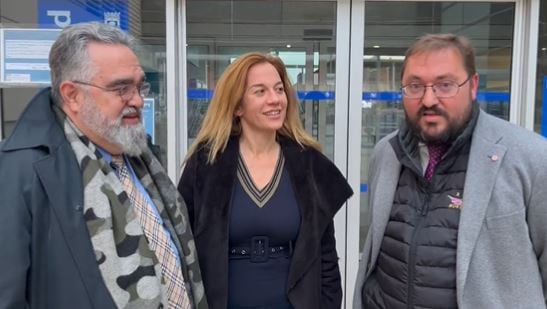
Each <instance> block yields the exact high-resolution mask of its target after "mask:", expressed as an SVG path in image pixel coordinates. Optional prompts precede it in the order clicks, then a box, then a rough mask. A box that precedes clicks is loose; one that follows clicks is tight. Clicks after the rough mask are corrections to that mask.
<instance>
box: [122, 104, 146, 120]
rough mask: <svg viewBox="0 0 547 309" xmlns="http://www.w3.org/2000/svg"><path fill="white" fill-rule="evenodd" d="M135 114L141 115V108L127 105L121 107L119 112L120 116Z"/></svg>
mask: <svg viewBox="0 0 547 309" xmlns="http://www.w3.org/2000/svg"><path fill="white" fill-rule="evenodd" d="M135 113H136V114H137V115H139V118H140V117H141V113H142V111H141V109H140V108H136V107H134V106H128V107H126V108H124V109H123V111H122V113H121V115H120V116H121V117H124V116H127V115H130V114H135Z"/></svg>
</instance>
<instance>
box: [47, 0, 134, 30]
mask: <svg viewBox="0 0 547 309" xmlns="http://www.w3.org/2000/svg"><path fill="white" fill-rule="evenodd" d="M127 2H128V0H94V1H74V0H38V24H39V25H40V27H41V28H64V27H66V26H68V25H70V24H75V23H81V22H89V21H98V22H104V23H107V24H111V25H113V26H117V27H119V28H121V29H123V30H127V29H128V26H129V22H128V21H129V17H128V9H127V6H128V3H127Z"/></svg>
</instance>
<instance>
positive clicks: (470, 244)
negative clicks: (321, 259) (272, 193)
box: [353, 111, 547, 309]
mask: <svg viewBox="0 0 547 309" xmlns="http://www.w3.org/2000/svg"><path fill="white" fill-rule="evenodd" d="M395 134H397V132H394V133H392V134H391V135H389V136H387V137H385V138H384V139H382V140H381V141H380V142H379V143H378V144H377V145H376V147H375V150H374V154H373V157H372V159H371V161H370V174H369V184H370V187H369V188H370V191H369V201H370V212H369V216H371V217H369V218H370V220H371V225H370V229H369V232H368V234H367V238H366V241H365V246H364V249H363V254H362V259H361V261H360V264H359V271H358V274H357V282H356V287H355V293H354V302H353V305H354V306H353V308H355V309H357V308H362V307H363V305H362V299H361V297H362V289H363V285H364V283H365V281H366V279H367V277H368V276H369V275H370V273H371V271H372V270H373V269H374V267H375V265H376V259H377V257H378V253H379V250H380V245H381V243H382V239H383V235H384V230H385V228H386V224H387V221H388V219H389V214H390V211H391V206H392V202H393V196H394V192H395V188H396V186H397V182H398V179H399V177H398V176H399V172H400V169H401V166H400V163H399V161H398V160H397V158H396V157H395V152H394V151H393V148H392V147H391V145H390V143H389V142H388V141H389V139H390V138H391V137H393V136H394V135H395ZM456 255H457V263H456V290H457V302H458V306H459V308H545V303H546V302H545V299H546V297H545V295H547V294H546V292H547V141H546V140H545V139H544V138H543V137H541V136H539V135H537V134H535V133H533V132H530V131H528V130H525V129H523V128H520V127H518V126H516V125H514V124H511V123H509V122H507V121H503V120H500V119H498V118H496V117H493V116H491V115H488V114H487V113H485V112H483V111H481V112H480V115H479V119H478V121H477V124H476V127H475V130H474V132H473V138H472V142H471V152H470V157H469V163H468V169H467V176H466V180H465V187H464V197H463V206H462V210H461V215H460V225H459V231H458V247H457V253H456Z"/></svg>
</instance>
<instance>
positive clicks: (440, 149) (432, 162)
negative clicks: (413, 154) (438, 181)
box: [424, 144, 447, 181]
mask: <svg viewBox="0 0 547 309" xmlns="http://www.w3.org/2000/svg"><path fill="white" fill-rule="evenodd" d="M446 149H447V146H446V145H445V144H435V145H427V151H428V152H429V162H428V163H427V168H426V169H425V174H424V177H425V179H427V181H431V178H433V174H434V173H435V168H436V167H437V164H439V162H441V158H442V156H443V154H444V153H445V152H446Z"/></svg>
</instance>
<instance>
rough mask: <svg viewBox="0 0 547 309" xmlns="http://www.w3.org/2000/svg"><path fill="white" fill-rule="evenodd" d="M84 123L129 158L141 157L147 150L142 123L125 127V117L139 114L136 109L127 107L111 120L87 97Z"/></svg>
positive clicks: (83, 107)
mask: <svg viewBox="0 0 547 309" xmlns="http://www.w3.org/2000/svg"><path fill="white" fill-rule="evenodd" d="M81 112H82V114H83V115H85V116H84V117H82V122H83V123H84V125H86V126H87V127H88V128H89V129H90V130H92V131H93V132H95V133H96V134H97V135H99V136H101V137H102V138H104V139H105V140H106V141H108V142H109V143H111V144H114V145H116V146H117V147H119V148H120V149H121V150H122V152H123V153H125V154H127V155H129V156H139V155H141V153H142V152H143V150H144V149H146V147H148V146H147V141H146V132H145V130H144V127H143V125H142V123H138V124H135V125H123V123H122V119H123V116H124V115H127V114H130V113H135V112H138V113H139V114H140V110H137V108H136V107H131V106H128V107H125V108H124V109H123V111H122V113H121V114H120V115H119V116H118V118H116V119H114V120H109V119H108V118H107V117H106V116H105V115H104V114H103V113H102V112H101V111H100V110H99V108H98V107H97V104H96V103H95V101H94V100H93V99H92V98H90V97H88V96H86V100H85V102H84V104H83V106H82V110H81Z"/></svg>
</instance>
